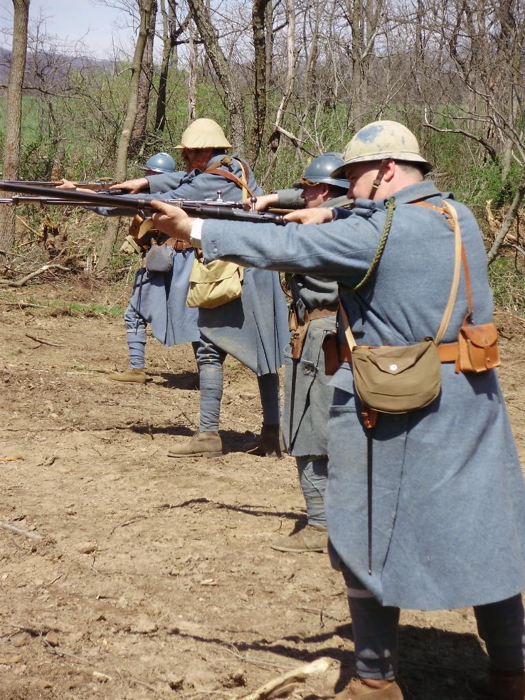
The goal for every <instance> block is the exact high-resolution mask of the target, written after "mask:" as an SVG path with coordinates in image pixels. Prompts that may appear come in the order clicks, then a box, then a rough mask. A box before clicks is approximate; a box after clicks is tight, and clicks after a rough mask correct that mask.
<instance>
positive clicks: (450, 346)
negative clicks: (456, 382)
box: [339, 343, 459, 363]
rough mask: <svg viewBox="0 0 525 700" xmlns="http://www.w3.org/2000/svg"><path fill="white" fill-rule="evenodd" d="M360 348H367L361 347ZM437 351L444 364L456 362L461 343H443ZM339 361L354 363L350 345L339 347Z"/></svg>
mask: <svg viewBox="0 0 525 700" xmlns="http://www.w3.org/2000/svg"><path fill="white" fill-rule="evenodd" d="M359 347H365V346H362V345H360V346H359ZM437 349H438V353H439V359H440V360H441V362H442V363H447V362H455V361H456V360H457V358H458V355H459V343H441V344H440V345H438V346H437ZM339 361H340V362H352V351H351V350H350V346H349V345H339Z"/></svg>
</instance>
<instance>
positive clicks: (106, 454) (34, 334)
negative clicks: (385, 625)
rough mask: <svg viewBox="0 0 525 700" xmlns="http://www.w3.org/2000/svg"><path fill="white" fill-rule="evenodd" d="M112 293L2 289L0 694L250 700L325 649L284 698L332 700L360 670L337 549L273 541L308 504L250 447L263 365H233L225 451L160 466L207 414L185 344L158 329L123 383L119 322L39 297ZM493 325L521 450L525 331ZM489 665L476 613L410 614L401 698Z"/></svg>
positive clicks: (501, 318) (446, 687)
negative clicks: (116, 374)
mask: <svg viewBox="0 0 525 700" xmlns="http://www.w3.org/2000/svg"><path fill="white" fill-rule="evenodd" d="M120 294H121V296H120V297H119V299H117V300H115V299H112V298H111V292H107V291H103V292H102V291H100V290H92V289H88V288H84V287H83V286H82V284H78V285H74V286H73V285H68V286H66V285H61V286H53V285H51V284H48V285H35V286H33V287H31V288H21V289H19V290H16V291H13V290H7V289H5V288H2V289H1V290H0V341H1V342H0V391H1V394H0V420H1V424H2V427H3V430H2V434H1V436H0V470H1V479H2V488H1V491H0V494H1V495H0V520H1V521H2V522H1V523H0V524H1V525H2V527H1V528H0V561H1V567H0V585H1V592H2V595H1V601H2V603H1V606H0V698H1V699H2V700H15V699H16V700H22V699H23V700H33V699H36V698H59V699H60V700H73V699H77V698H78V699H85V698H97V697H98V698H104V700H143V699H146V698H162V699H164V698H180V699H181V700H182V699H186V698H187V699H193V698H195V699H197V700H200V699H205V698H217V699H218V700H221V699H223V698H226V699H233V698H241V697H243V696H245V695H248V694H249V693H252V692H254V691H255V690H256V689H258V688H259V687H260V686H262V685H264V684H265V683H266V682H268V681H269V680H271V679H273V678H275V677H277V676H279V675H280V674H282V673H285V672H287V671H290V670H291V669H293V668H295V667H297V666H300V665H302V664H305V663H307V662H310V661H312V660H314V659H317V658H319V657H328V658H329V659H331V660H332V664H331V666H330V668H329V670H328V671H327V672H325V673H323V674H321V675H318V676H315V677H312V678H311V679H310V680H308V681H307V682H306V684H304V685H301V686H300V687H298V688H297V689H296V690H295V691H293V692H292V694H291V697H293V698H296V699H303V700H304V699H308V700H314V699H315V698H327V697H330V696H331V695H332V694H333V692H334V687H335V688H336V689H337V690H339V689H340V688H341V687H342V685H344V681H345V679H347V678H348V677H349V676H350V675H351V673H352V659H353V655H352V650H353V643H352V627H351V621H350V619H349V615H348V612H347V606H346V598H345V594H344V587H343V583H342V579H341V578H340V575H339V574H337V573H336V572H334V571H332V570H331V568H330V565H329V562H328V559H327V557H326V555H323V554H303V555H290V554H284V553H279V552H276V551H274V550H272V549H271V548H270V547H269V544H270V543H271V542H272V540H274V539H275V538H277V537H280V536H282V535H284V534H287V533H288V532H289V531H291V529H292V528H293V527H294V526H295V524H296V523H298V522H299V521H301V520H303V518H304V509H303V502H302V498H301V495H300V491H299V488H298V485H297V477H296V472H295V462H294V460H293V459H292V458H290V457H285V458H284V459H282V460H278V459H274V458H261V457H255V456H251V455H246V454H244V453H242V452H241V449H240V448H241V445H242V443H243V440H245V439H246V434H247V433H250V432H254V431H257V430H258V427H259V424H260V420H261V418H260V409H259V403H258V397H257V388H256V381H255V377H254V375H253V374H252V373H250V372H249V371H247V370H246V369H244V368H243V367H242V366H241V365H240V364H239V363H237V362H236V361H228V360H227V363H226V367H225V377H226V382H225V397H224V402H223V410H222V418H221V420H222V423H221V427H222V434H223V438H224V442H225V445H226V454H225V455H224V456H223V457H221V458H218V459H196V458H193V459H183V460H173V459H170V458H168V457H167V451H168V449H169V447H170V446H171V445H172V444H173V443H174V442H175V441H177V440H180V439H183V438H184V437H185V436H187V435H190V434H191V433H192V432H193V431H194V430H195V428H196V424H197V420H198V391H197V390H196V388H195V382H196V376H197V375H196V373H195V365H194V361H193V356H192V352H191V348H190V347H189V346H188V347H178V348H171V349H168V348H164V347H162V346H161V345H160V344H159V343H157V342H156V341H155V340H153V339H152V340H151V341H150V342H149V343H148V352H147V354H148V370H149V373H150V376H151V378H152V381H151V382H150V383H148V384H147V385H129V384H128V385H126V384H124V385H122V384H118V383H115V382H112V381H110V380H108V379H107V377H106V374H107V373H108V372H110V371H113V370H115V369H124V368H125V366H126V346H125V337H124V326H123V321H122V319H120V318H108V317H107V316H103V315H98V314H96V313H89V314H85V313H84V314H82V313H78V312H68V311H64V310H63V309H60V308H57V307H51V306H49V305H48V301H49V300H50V299H60V300H63V301H73V300H76V301H83V302H84V303H87V302H97V303H108V304H109V303H114V302H115V301H116V302H117V303H119V304H120V305H124V304H125V301H126V299H125V293H122V292H121V293H120ZM497 322H498V325H499V328H500V330H501V332H502V343H501V349H502V354H503V359H504V364H503V367H502V369H501V372H500V376H501V379H502V383H503V386H504V390H505V394H506V397H507V399H508V405H509V411H510V416H511V420H512V423H513V427H514V431H515V434H516V438H517V441H518V446H519V450H520V454H521V456H522V457H523V456H524V451H525V424H524V421H523V411H524V408H525V401H524V393H525V388H524V387H525V382H524V377H525V348H524V344H523V338H524V331H525V324H524V323H523V321H521V320H520V319H519V318H516V317H511V316H508V315H502V314H500V315H498V316H497ZM9 525H12V526H15V527H16V528H19V529H20V532H18V533H17V532H14V531H13V530H9V529H6V526H9ZM484 663H485V657H484V653H483V647H482V644H481V642H480V640H479V639H478V638H477V636H476V632H475V624H474V619H473V615H472V613H471V611H470V610H455V611H440V612H434V613H421V612H417V611H415V612H414V611H408V612H403V614H402V619H401V667H400V682H401V684H402V686H403V690H404V693H405V697H406V698H407V700H436V699H438V700H461V699H463V698H465V697H466V696H467V693H466V690H465V685H464V680H465V677H466V676H467V675H468V674H469V673H470V672H476V671H477V670H481V669H482V668H484Z"/></svg>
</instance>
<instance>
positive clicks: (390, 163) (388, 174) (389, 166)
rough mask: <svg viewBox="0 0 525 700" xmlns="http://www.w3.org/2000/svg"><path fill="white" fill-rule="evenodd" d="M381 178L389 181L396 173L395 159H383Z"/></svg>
mask: <svg viewBox="0 0 525 700" xmlns="http://www.w3.org/2000/svg"><path fill="white" fill-rule="evenodd" d="M383 168H384V170H383V172H384V175H383V180H384V181H385V182H390V181H391V180H392V178H393V177H394V175H395V173H396V161H395V160H393V159H392V158H388V159H387V160H384V161H383Z"/></svg>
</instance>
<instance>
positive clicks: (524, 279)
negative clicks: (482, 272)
mask: <svg viewBox="0 0 525 700" xmlns="http://www.w3.org/2000/svg"><path fill="white" fill-rule="evenodd" d="M489 277H490V283H491V286H492V292H493V294H494V303H495V306H496V307H497V308H500V309H505V310H508V311H513V312H514V313H516V314H517V315H520V316H523V315H524V311H525V265H524V262H523V257H522V256H521V255H520V257H519V258H518V257H514V256H511V255H509V254H506V255H500V257H498V258H497V259H496V260H495V261H494V262H493V263H492V265H491V266H490V268H489Z"/></svg>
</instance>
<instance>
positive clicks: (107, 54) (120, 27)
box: [0, 0, 134, 58]
mask: <svg viewBox="0 0 525 700" xmlns="http://www.w3.org/2000/svg"><path fill="white" fill-rule="evenodd" d="M113 1H114V3H115V4H117V2H118V0H113ZM40 18H42V19H43V21H44V24H43V26H44V27H45V33H46V34H47V35H48V36H50V37H56V40H55V43H56V44H57V45H58V47H59V50H63V49H64V48H70V49H71V50H72V51H73V50H74V46H75V44H76V42H80V41H82V42H83V43H84V44H85V45H86V46H87V48H88V50H89V52H90V53H91V54H92V55H94V56H96V57H97V58H111V56H112V55H113V48H112V46H113V44H114V45H115V46H116V47H117V48H119V49H123V50H124V51H127V52H131V51H132V50H133V42H134V33H133V30H132V29H130V26H131V24H132V19H131V17H130V16H129V14H127V13H126V12H125V11H123V10H122V9H114V8H110V7H105V6H104V5H99V4H95V2H94V0H31V4H30V6H29V22H30V30H32V31H33V32H34V31H35V30H36V27H37V26H38V25H39V23H40V22H39V20H40ZM12 24H13V5H12V2H11V0H0V31H1V32H2V33H1V35H0V44H1V45H2V46H3V47H4V48H9V49H10V48H11V38H10V36H9V35H8V33H9V32H10V30H11V28H12ZM40 24H41V23H40ZM76 52H77V53H84V52H83V51H81V50H79V49H78V48H77V51H76Z"/></svg>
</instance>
